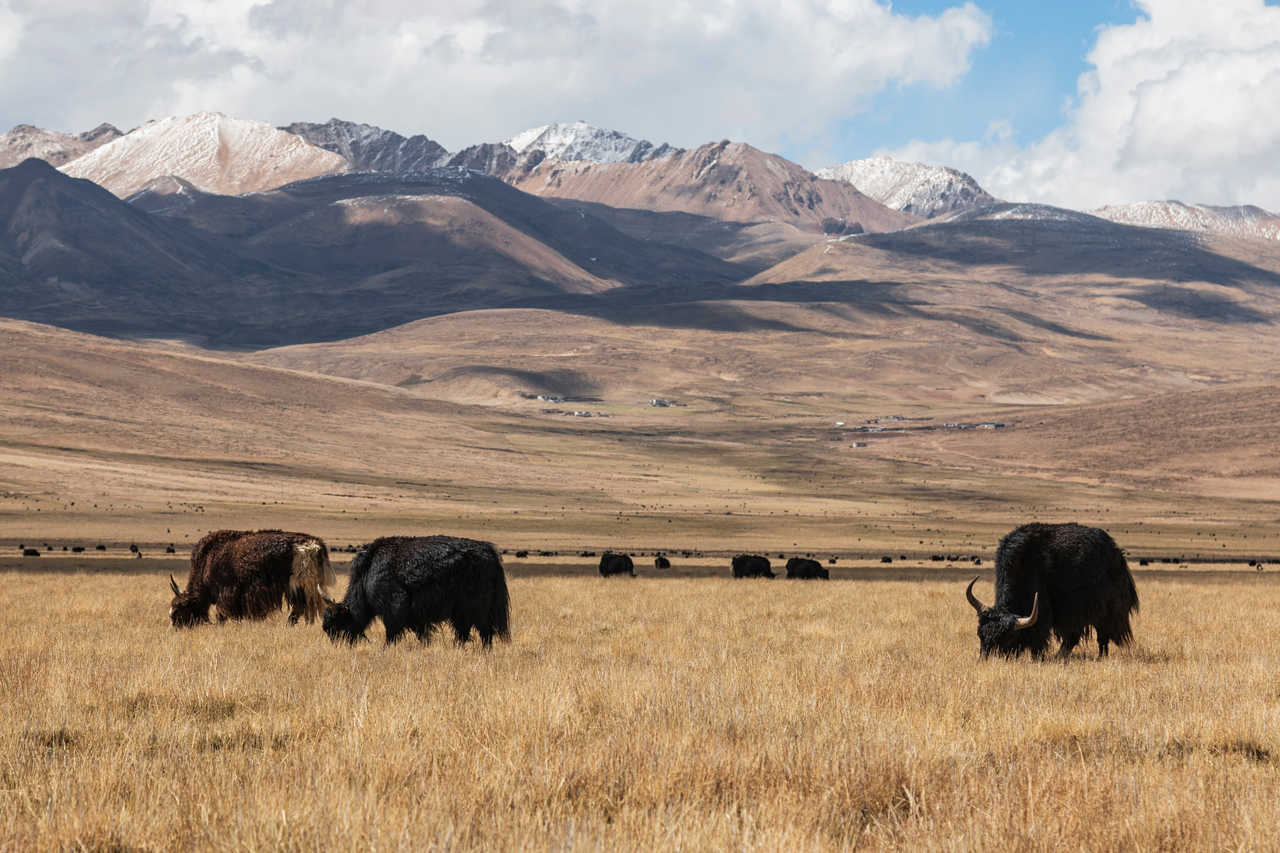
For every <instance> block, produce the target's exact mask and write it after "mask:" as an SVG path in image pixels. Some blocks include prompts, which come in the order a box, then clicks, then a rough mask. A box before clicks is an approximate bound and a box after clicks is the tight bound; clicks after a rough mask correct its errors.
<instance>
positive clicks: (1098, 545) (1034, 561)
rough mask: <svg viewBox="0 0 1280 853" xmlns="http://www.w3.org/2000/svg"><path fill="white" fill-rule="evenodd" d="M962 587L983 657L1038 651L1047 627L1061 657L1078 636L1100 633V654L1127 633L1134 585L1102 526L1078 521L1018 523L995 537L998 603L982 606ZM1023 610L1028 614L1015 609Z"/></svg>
mask: <svg viewBox="0 0 1280 853" xmlns="http://www.w3.org/2000/svg"><path fill="white" fill-rule="evenodd" d="M977 580H978V579H977V578H974V579H973V580H972V581H970V582H969V587H968V588H967V589H966V590H965V597H966V598H968V599H969V604H971V605H972V606H973V609H974V610H976V611H978V639H979V641H980V644H981V652H982V656H983V657H987V656H989V655H990V654H991V653H992V652H995V653H996V654H1000V655H1004V656H1006V657H1016V656H1017V655H1019V654H1021V653H1022V652H1023V651H1029V652H1031V654H1032V655H1034V656H1036V657H1044V655H1045V653H1046V651H1047V650H1048V647H1049V633H1050V632H1051V631H1052V632H1053V633H1054V634H1056V635H1057V637H1058V639H1059V640H1060V641H1061V642H1062V647H1061V648H1060V649H1059V650H1058V656H1059V657H1060V658H1063V659H1065V658H1066V657H1067V656H1068V655H1070V654H1071V650H1072V649H1074V648H1075V647H1076V644H1077V643H1079V642H1080V640H1081V638H1084V637H1088V636H1089V633H1090V632H1091V631H1096V632H1097V634H1098V657H1100V658H1102V657H1106V655H1107V644H1108V643H1115V644H1116V645H1117V646H1124V645H1127V644H1128V643H1129V641H1130V640H1132V639H1133V631H1132V630H1131V629H1130V627H1129V614H1130V613H1131V612H1137V610H1138V591H1137V588H1136V587H1134V585H1133V575H1131V574H1130V573H1129V566H1128V564H1127V563H1126V562H1125V559H1124V554H1123V553H1121V551H1120V549H1119V548H1118V547H1117V546H1116V543H1115V541H1114V540H1113V539H1112V538H1111V536H1110V535H1108V534H1107V532H1106V531H1105V530H1100V529H1098V528H1096V527H1084V526H1082V525H1079V524H1024V525H1023V526H1022V527H1019V528H1018V529H1016V530H1014V531H1013V532H1011V533H1010V534H1009V535H1007V536H1005V537H1004V539H1001V540H1000V547H999V548H998V549H997V550H996V603H995V606H994V607H984V606H983V604H982V602H980V601H978V599H977V597H975V596H974V594H973V585H974V583H976V582H977ZM1021 613H1025V614H1027V615H1026V616H1020V615H1019V614H1021Z"/></svg>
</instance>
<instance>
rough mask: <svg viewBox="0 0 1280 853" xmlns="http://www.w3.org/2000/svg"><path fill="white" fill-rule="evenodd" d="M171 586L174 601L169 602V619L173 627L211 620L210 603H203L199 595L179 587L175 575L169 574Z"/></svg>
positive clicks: (182, 626) (184, 626)
mask: <svg viewBox="0 0 1280 853" xmlns="http://www.w3.org/2000/svg"><path fill="white" fill-rule="evenodd" d="M169 587H170V589H172V590H173V601H171V602H169V621H170V622H172V623H173V627H175V628H190V627H192V626H193V625H198V624H200V623H201V622H208V621H209V605H208V604H207V603H202V602H201V601H200V598H199V596H196V595H193V594H191V593H190V592H183V591H182V590H180V589H178V582H177V581H176V580H174V579H173V575H169Z"/></svg>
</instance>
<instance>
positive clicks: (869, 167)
mask: <svg viewBox="0 0 1280 853" xmlns="http://www.w3.org/2000/svg"><path fill="white" fill-rule="evenodd" d="M815 174H817V176H818V177H820V178H827V179H828V180H832V181H845V182H847V183H850V184H853V185H854V186H855V187H857V188H858V189H859V190H860V191H861V192H862V193H864V194H865V195H869V196H871V197H872V198H873V199H875V200H876V201H878V202H880V203H881V204H883V205H885V206H887V207H892V208H893V209H894V210H901V211H904V212H906V213H913V214H915V215H916V216H922V217H924V218H926V219H931V218H933V217H935V216H941V215H943V214H945V213H954V212H956V211H959V210H968V209H970V208H974V207H980V206H982V205H984V204H991V203H992V202H994V201H995V199H994V198H992V197H991V196H990V195H989V194H988V193H987V191H986V190H984V189H983V188H982V187H980V186H978V182H977V181H975V180H974V179H973V178H972V177H970V176H969V175H966V174H965V173H964V172H961V171H958V170H956V169H951V168H948V167H946V166H927V165H925V164H924V163H906V162H903V161H901V160H894V159H893V158H892V157H870V158H868V159H866V160H852V161H850V162H848V163H844V164H841V165H839V166H832V167H830V168H827V169H819V170H818V171H817V172H816V173H815Z"/></svg>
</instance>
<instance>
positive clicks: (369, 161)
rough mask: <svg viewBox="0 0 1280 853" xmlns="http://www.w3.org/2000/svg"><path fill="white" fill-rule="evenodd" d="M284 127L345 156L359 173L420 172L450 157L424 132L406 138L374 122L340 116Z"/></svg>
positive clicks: (314, 143) (313, 143) (283, 128)
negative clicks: (362, 121) (352, 119)
mask: <svg viewBox="0 0 1280 853" xmlns="http://www.w3.org/2000/svg"><path fill="white" fill-rule="evenodd" d="M280 129H281V130H283V131H287V132H288V133H295V134H297V135H298V136H301V137H302V138H303V139H305V140H307V141H308V142H310V143H311V144H312V145H318V146H319V147H321V148H323V149H325V150H326V151H332V152H334V153H335V154H340V155H342V156H343V157H345V158H346V159H347V162H348V163H350V164H351V168H352V169H355V170H356V171H359V172H394V173H396V174H405V173H408V172H420V171H422V170H423V169H430V168H432V167H433V166H437V165H440V164H441V163H442V162H443V161H445V160H447V159H448V158H449V152H448V151H446V150H445V149H444V146H442V145H441V144H440V143H438V142H436V141H434V140H432V139H428V138H427V137H425V136H423V135H421V134H419V135H416V136H410V137H407V138H406V137H404V136H401V135H400V134H398V133H396V132H395V131H391V130H383V129H382V128H380V127H374V126H373V125H371V124H356V123H355V122H351V121H343V120H342V119H337V118H331V119H329V120H328V121H327V122H325V123H324V124H314V123H311V122H305V121H298V122H294V123H293V124H291V125H288V126H286V127H282V128H280Z"/></svg>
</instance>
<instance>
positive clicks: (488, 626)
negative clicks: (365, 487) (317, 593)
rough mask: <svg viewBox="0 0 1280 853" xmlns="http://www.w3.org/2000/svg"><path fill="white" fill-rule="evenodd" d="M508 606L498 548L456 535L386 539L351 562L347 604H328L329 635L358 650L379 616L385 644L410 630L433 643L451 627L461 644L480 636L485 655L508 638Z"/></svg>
mask: <svg viewBox="0 0 1280 853" xmlns="http://www.w3.org/2000/svg"><path fill="white" fill-rule="evenodd" d="M510 607H511V605H510V599H509V598H508V596H507V577H506V574H505V573H504V572H503V569H502V558H501V557H499V556H498V552H497V550H496V549H494V547H493V545H491V544H490V543H488V542H480V541H477V540H475V539H462V538H459V537H456V536H384V537H382V538H381V539H375V540H374V541H373V542H371V543H369V544H368V545H367V546H365V548H364V549H363V550H362V551H360V553H358V554H356V556H355V559H353V560H352V561H351V580H350V582H349V583H348V584H347V594H346V597H345V598H344V599H343V600H342V603H341V604H339V603H336V602H329V603H328V606H327V607H326V608H325V612H324V632H325V633H326V634H328V635H329V639H331V640H334V641H338V640H345V641H347V642H348V643H351V644H354V643H355V642H356V641H357V640H361V639H363V638H364V632H365V629H366V628H368V626H369V623H370V622H372V621H373V619H374V617H377V618H379V619H381V620H382V626H383V628H384V629H386V642H387V644H388V645H390V644H391V643H394V642H395V641H396V640H398V639H400V637H401V635H402V634H404V632H405V631H413V633H414V634H416V635H417V637H418V639H419V640H420V641H421V642H424V643H426V642H429V641H430V639H431V633H432V631H434V630H435V627H436V625H438V624H439V623H441V622H445V621H448V622H449V623H450V624H451V625H452V626H453V633H454V637H455V638H456V640H457V641H458V643H460V644H461V643H465V642H467V641H468V640H469V639H470V638H471V629H472V628H475V629H476V633H478V634H479V635H480V642H481V643H483V644H484V647H485V648H489V647H491V646H492V645H493V638H494V636H498V637H500V638H502V639H503V640H510V639H511V631H510V627H509V624H508V622H509V619H510Z"/></svg>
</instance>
